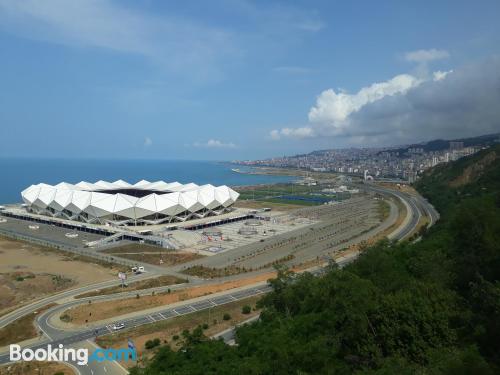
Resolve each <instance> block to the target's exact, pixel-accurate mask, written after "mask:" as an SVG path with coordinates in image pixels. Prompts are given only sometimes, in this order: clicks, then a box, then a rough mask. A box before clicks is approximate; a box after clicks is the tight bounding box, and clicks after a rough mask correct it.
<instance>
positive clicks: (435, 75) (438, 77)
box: [432, 70, 453, 81]
mask: <svg viewBox="0 0 500 375" xmlns="http://www.w3.org/2000/svg"><path fill="white" fill-rule="evenodd" d="M452 72H453V70H448V71H445V72H442V71H441V70H438V71H437V72H434V73H432V79H433V80H434V81H441V80H443V79H445V78H446V76H447V75H448V74H450V73H452Z"/></svg>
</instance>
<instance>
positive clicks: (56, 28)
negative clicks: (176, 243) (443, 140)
mask: <svg viewBox="0 0 500 375" xmlns="http://www.w3.org/2000/svg"><path fill="white" fill-rule="evenodd" d="M498 14H500V3H499V2H498V1H478V2H470V1H433V2H428V1H418V2H417V1H415V2H409V1H404V2H403V1H283V2H277V1H199V2H189V1H186V2H173V1H172V2H166V1H142V2H140V1H111V0H101V1H98V0H89V1H83V0H72V1H66V0H46V1H36V0H30V1H14V0H11V1H6V0H0V51H1V55H0V57H1V58H0V82H1V85H2V89H1V90H0V138H1V140H2V145H1V147H0V156H3V157H16V156H36V157H68V156H72V157H110V158H168V159H175V158H180V159H245V158H263V157H271V156H279V155H283V154H295V153H301V152H307V151H312V150H315V149H323V148H330V147H331V148H335V147H348V146H374V145H391V144H399V143H405V142H411V141H420V140H426V139H432V138H435V137H447V138H453V137H456V136H469V135H476V134H482V133H489V132H493V131H498V130H499V129H498V128H499V120H498V119H499V118H500V113H499V112H498V111H499V109H498V108H497V107H498V105H497V104H495V103H498V99H499V97H498V96H500V94H499V92H500V90H499V88H500V77H499V71H500V63H499V58H498V55H499V52H500V51H499V49H500V22H498Z"/></svg>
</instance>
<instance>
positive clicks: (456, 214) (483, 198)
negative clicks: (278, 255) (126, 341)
mask: <svg viewBox="0 0 500 375" xmlns="http://www.w3.org/2000/svg"><path fill="white" fill-rule="evenodd" d="M499 152H500V148H499V147H495V148H491V149H488V150H484V151H483V152H480V153H478V154H476V155H474V156H473V157H469V158H465V159H462V160H459V161H458V162H455V163H450V164H448V165H443V166H439V167H438V168H435V169H433V170H430V171H429V172H428V173H426V174H425V176H424V177H423V178H422V179H421V180H420V181H419V183H418V184H417V185H416V187H417V189H418V190H419V191H421V192H422V194H424V195H425V196H426V197H428V198H429V199H430V200H431V202H432V203H434V204H435V205H436V207H437V208H438V209H439V210H440V212H441V220H440V221H439V222H438V223H437V225H435V226H434V227H433V228H432V229H431V230H430V231H429V232H428V233H426V234H425V235H424V237H423V239H422V240H421V241H419V242H417V243H415V244H409V243H403V244H394V243H388V242H381V243H379V244H377V245H375V246H373V247H371V248H369V249H367V250H366V251H365V252H364V253H363V255H362V256H361V257H360V258H359V259H358V260H357V261H356V262H354V263H352V264H351V265H349V266H347V267H346V268H344V269H337V268H331V269H329V270H328V272H327V273H326V274H325V275H324V276H322V277H313V276H312V275H309V274H305V275H301V276H294V275H292V274H290V273H288V272H287V271H286V270H280V272H279V276H278V278H277V279H275V280H272V281H271V284H272V286H273V288H274V291H273V292H272V293H270V294H269V295H267V296H265V297H264V298H263V299H262V301H261V302H260V304H261V306H262V307H263V313H262V315H261V319H260V321H259V322H257V323H255V324H252V325H249V326H246V327H242V328H240V329H238V331H237V342H238V346H233V347H228V346H226V345H225V344H223V343H222V342H220V341H213V340H208V339H207V338H206V337H204V336H203V330H202V329H201V328H199V329H197V330H195V331H194V332H191V333H187V332H186V334H185V335H184V338H183V339H184V345H183V349H182V350H180V351H178V352H174V351H172V350H171V349H170V348H169V347H168V346H163V347H161V348H160V349H159V350H158V351H157V353H156V355H155V357H154V358H153V359H152V360H151V361H149V362H147V363H146V364H145V365H144V367H143V368H135V369H133V371H132V374H151V375H152V374H158V375H159V374H353V373H354V374H394V373H399V374H415V373H416V374H450V375H451V374H497V373H500V340H499V339H498V337H500V247H499V244H500V199H499V197H500V186H499V181H500V179H499V177H500V175H499V173H500V158H499V157H498V156H497V155H499ZM208 323H209V324H211V322H208Z"/></svg>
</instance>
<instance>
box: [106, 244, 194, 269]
mask: <svg viewBox="0 0 500 375" xmlns="http://www.w3.org/2000/svg"><path fill="white" fill-rule="evenodd" d="M102 253H106V254H114V255H117V256H120V257H122V258H127V259H131V260H136V261H137V262H144V263H149V264H156V265H161V266H165V267H167V266H174V265H177V264H182V263H186V262H190V261H192V260H195V259H200V258H203V255H199V254H195V253H192V252H189V251H176V250H166V249H162V248H159V247H154V246H148V245H141V244H129V245H124V246H119V247H114V248H112V249H108V250H103V251H102Z"/></svg>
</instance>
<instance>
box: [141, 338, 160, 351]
mask: <svg viewBox="0 0 500 375" xmlns="http://www.w3.org/2000/svg"><path fill="white" fill-rule="evenodd" d="M160 344H161V341H160V339H159V338H156V339H153V340H148V341H146V342H145V343H144V347H145V348H146V349H148V350H149V349H153V348H156V347H157V346H160Z"/></svg>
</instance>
